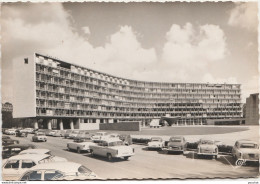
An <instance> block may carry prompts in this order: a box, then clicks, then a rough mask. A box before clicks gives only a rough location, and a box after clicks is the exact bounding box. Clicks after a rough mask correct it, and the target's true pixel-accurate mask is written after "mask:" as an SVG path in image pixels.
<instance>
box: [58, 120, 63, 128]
mask: <svg viewBox="0 0 260 184" xmlns="http://www.w3.org/2000/svg"><path fill="white" fill-rule="evenodd" d="M59 126H60V130H63V122H62V119H60V120H59Z"/></svg>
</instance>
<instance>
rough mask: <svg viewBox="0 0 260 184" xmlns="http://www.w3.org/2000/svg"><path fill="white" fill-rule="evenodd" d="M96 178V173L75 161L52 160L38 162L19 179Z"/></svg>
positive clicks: (69, 179)
mask: <svg viewBox="0 0 260 184" xmlns="http://www.w3.org/2000/svg"><path fill="white" fill-rule="evenodd" d="M88 179H98V177H97V175H96V174H95V173H94V172H92V171H91V170H90V169H88V168H86V167H85V166H83V165H81V164H78V163H75V162H52V163H45V164H39V165H36V166H34V167H32V168H31V169H30V170H28V171H27V172H25V173H24V174H23V175H22V176H21V177H20V179H19V180H20V181H40V180H41V181H50V180H52V181H53V180H54V181H55V180H64V181H66V180H68V181H71V180H88Z"/></svg>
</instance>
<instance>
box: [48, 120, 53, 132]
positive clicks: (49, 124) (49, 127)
mask: <svg viewBox="0 0 260 184" xmlns="http://www.w3.org/2000/svg"><path fill="white" fill-rule="evenodd" d="M47 126H48V129H49V130H51V129H52V128H51V119H48V120H47Z"/></svg>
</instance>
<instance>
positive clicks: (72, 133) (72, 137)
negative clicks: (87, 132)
mask: <svg viewBox="0 0 260 184" xmlns="http://www.w3.org/2000/svg"><path fill="white" fill-rule="evenodd" d="M78 133H79V130H72V132H71V133H70V134H69V137H68V138H69V139H74V138H75V137H77V135H78Z"/></svg>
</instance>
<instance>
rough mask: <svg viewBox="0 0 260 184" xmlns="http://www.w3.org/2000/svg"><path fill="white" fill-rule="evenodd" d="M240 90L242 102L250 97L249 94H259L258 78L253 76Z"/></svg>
mask: <svg viewBox="0 0 260 184" xmlns="http://www.w3.org/2000/svg"><path fill="white" fill-rule="evenodd" d="M241 90H242V101H243V103H245V102H246V98H248V97H249V96H250V94H254V93H259V76H258V75H255V76H252V77H251V78H250V80H248V81H247V83H245V84H244V85H242V87H241Z"/></svg>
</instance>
